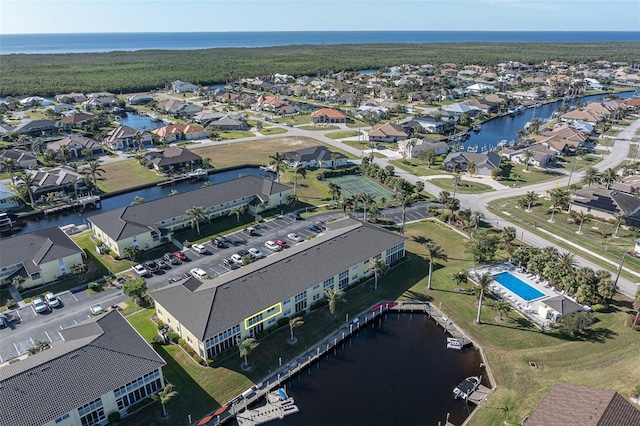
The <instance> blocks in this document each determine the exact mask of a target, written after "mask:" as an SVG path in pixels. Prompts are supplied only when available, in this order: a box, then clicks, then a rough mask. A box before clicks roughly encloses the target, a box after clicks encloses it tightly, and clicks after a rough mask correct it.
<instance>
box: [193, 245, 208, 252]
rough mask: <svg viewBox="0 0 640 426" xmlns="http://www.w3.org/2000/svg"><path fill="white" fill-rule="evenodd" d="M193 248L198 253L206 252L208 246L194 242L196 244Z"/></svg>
mask: <svg viewBox="0 0 640 426" xmlns="http://www.w3.org/2000/svg"><path fill="white" fill-rule="evenodd" d="M191 248H192V249H193V251H195V252H196V253H200V254H205V253H206V252H207V248H206V247H205V246H203V245H202V244H194V245H192V246H191Z"/></svg>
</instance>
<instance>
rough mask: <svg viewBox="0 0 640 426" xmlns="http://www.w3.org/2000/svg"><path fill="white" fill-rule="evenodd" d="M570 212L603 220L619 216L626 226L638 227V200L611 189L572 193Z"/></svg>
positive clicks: (639, 217)
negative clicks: (583, 213) (581, 213)
mask: <svg viewBox="0 0 640 426" xmlns="http://www.w3.org/2000/svg"><path fill="white" fill-rule="evenodd" d="M571 210H574V211H577V212H580V211H583V212H585V213H588V214H591V215H593V216H596V217H601V218H603V219H615V216H616V215H618V214H620V215H623V217H624V221H625V222H626V224H627V225H629V226H633V227H640V198H638V197H635V196H633V195H631V194H627V193H624V192H620V191H616V190H613V189H603V188H593V187H586V188H582V189H580V190H578V191H576V192H574V193H573V196H572V199H571Z"/></svg>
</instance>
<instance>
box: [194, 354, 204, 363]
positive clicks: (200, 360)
mask: <svg viewBox="0 0 640 426" xmlns="http://www.w3.org/2000/svg"><path fill="white" fill-rule="evenodd" d="M193 359H194V361H195V362H197V363H198V364H200V365H204V360H203V359H202V357H201V356H200V355H198V354H195V355H194V356H193Z"/></svg>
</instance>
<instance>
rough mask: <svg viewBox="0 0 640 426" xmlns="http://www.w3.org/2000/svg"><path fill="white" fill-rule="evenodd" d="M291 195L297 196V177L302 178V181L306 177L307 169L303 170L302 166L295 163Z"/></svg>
mask: <svg viewBox="0 0 640 426" xmlns="http://www.w3.org/2000/svg"><path fill="white" fill-rule="evenodd" d="M292 171H293V195H295V196H297V195H298V175H300V176H302V178H303V179H304V178H305V177H307V169H305V168H304V166H303V165H302V164H300V163H296V165H295V166H293V169H292Z"/></svg>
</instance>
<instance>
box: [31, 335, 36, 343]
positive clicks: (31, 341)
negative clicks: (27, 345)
mask: <svg viewBox="0 0 640 426" xmlns="http://www.w3.org/2000/svg"><path fill="white" fill-rule="evenodd" d="M29 340H31V345H35V344H36V343H35V342H34V341H33V337H31V336H29Z"/></svg>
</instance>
